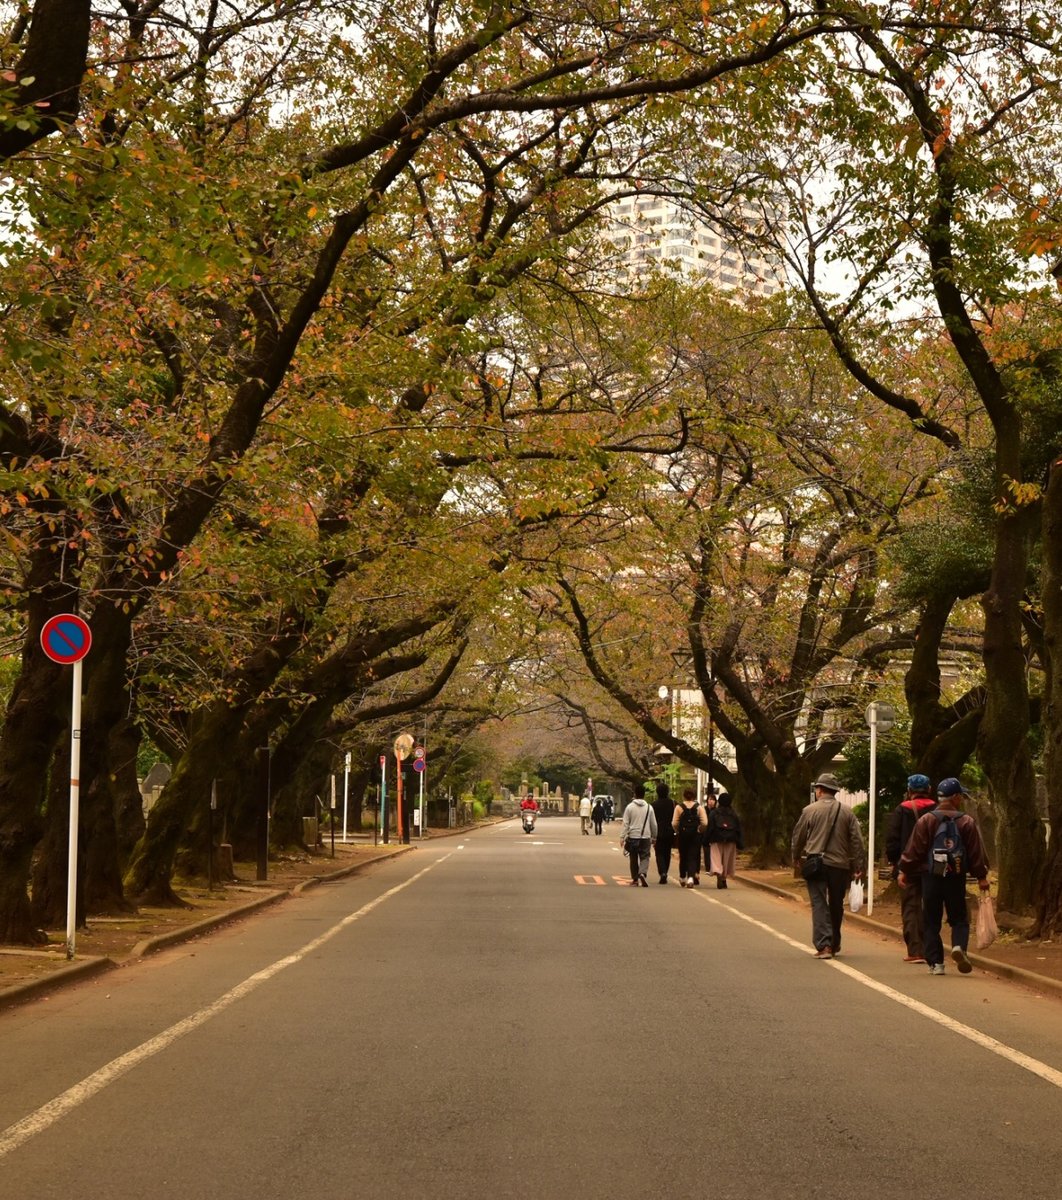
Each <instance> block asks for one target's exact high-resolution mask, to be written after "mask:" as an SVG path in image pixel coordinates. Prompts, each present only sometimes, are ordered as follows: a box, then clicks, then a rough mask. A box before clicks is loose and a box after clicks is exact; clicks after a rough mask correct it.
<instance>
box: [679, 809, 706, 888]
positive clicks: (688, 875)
mask: <svg viewBox="0 0 1062 1200" xmlns="http://www.w3.org/2000/svg"><path fill="white" fill-rule="evenodd" d="M707 824H708V818H707V817H706V816H705V815H704V809H703V808H702V807H701V806H700V805H699V804H698V803H697V793H696V792H695V791H694V790H693V788H689V787H688V788H685V789H684V790H683V793H682V802H681V803H680V804H676V805H675V811H674V813H673V815H672V817H671V828H672V829H673V830H674V832H675V836H676V838H677V840H678V853H679V883H680V884H682V886H683V887H699V886H700V882H701V831H702V830H703V829H704V828H705V827H706V826H707Z"/></svg>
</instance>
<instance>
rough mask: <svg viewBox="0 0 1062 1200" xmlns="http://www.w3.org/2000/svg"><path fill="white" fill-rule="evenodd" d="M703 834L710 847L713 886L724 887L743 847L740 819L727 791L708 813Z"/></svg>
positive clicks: (731, 876) (734, 868)
mask: <svg viewBox="0 0 1062 1200" xmlns="http://www.w3.org/2000/svg"><path fill="white" fill-rule="evenodd" d="M704 836H705V839H706V840H707V842H708V845H709V847H710V849H711V864H710V866H711V872H712V874H713V875H714V876H715V886H716V887H717V888H725V887H726V881H727V879H728V878H729V879H733V878H734V873H735V871H736V870H737V852H738V851H739V850H744V849H745V840H744V838H743V836H742V833H741V820H740V818H739V817H738V815H737V813H736V812H734V806H733V803H732V801H731V799H730V793H729V792H723V794H722V795H721V796H720V797H719V803H718V804H717V805H716V806H715V808H713V809H712V810H711V812H710V813H709V814H708V828H707V830H706V831H705V834H704Z"/></svg>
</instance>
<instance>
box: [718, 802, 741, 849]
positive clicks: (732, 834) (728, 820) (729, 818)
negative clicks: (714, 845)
mask: <svg viewBox="0 0 1062 1200" xmlns="http://www.w3.org/2000/svg"><path fill="white" fill-rule="evenodd" d="M713 824H714V825H715V831H716V834H717V835H718V836H717V838H716V840H717V841H720V842H736V841H737V821H736V819H735V817H734V814H733V813H732V812H731V811H730V809H729V808H717V809H716V810H715V820H714V822H713Z"/></svg>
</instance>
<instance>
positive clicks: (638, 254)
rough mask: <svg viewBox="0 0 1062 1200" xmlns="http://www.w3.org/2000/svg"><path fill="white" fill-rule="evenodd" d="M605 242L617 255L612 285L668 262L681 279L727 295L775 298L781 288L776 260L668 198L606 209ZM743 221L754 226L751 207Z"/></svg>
mask: <svg viewBox="0 0 1062 1200" xmlns="http://www.w3.org/2000/svg"><path fill="white" fill-rule="evenodd" d="M608 211H609V218H610V220H609V224H608V227H607V230H606V232H605V237H606V239H607V240H608V241H609V242H610V243H611V244H612V245H613V247H614V248H615V250H616V251H617V254H618V256H619V265H618V267H617V271H616V282H617V283H620V284H624V283H629V282H631V281H633V280H634V279H636V278H637V277H638V276H639V275H640V274H642V273H643V272H644V271H645V270H646V269H647V268H648V267H650V266H651V265H656V266H661V265H663V264H665V263H666V264H669V265H670V266H671V268H672V269H675V270H678V271H679V272H680V273H681V274H682V275H685V276H689V277H692V276H699V277H704V278H707V279H708V280H709V281H710V282H711V283H714V284H715V285H716V286H717V287H719V288H721V289H723V290H725V291H740V292H744V293H746V294H748V295H753V296H773V295H774V293H775V292H777V291H780V290H781V287H782V272H781V270H780V267H779V264H778V262H777V260H774V261H772V259H771V258H770V256H769V255H768V254H766V253H764V252H761V251H756V250H753V249H750V248H749V246H748V245H739V244H738V242H737V240H736V239H734V238H732V237H730V236H728V235H727V232H726V231H725V229H724V228H723V227H722V226H715V225H712V224H711V223H709V222H708V221H707V220H704V219H702V218H700V217H698V216H696V215H694V214H693V213H691V212H690V211H689V210H688V209H686V208H684V207H683V206H682V205H680V204H679V203H678V202H677V201H675V200H672V199H670V198H668V197H666V196H656V195H641V196H627V197H625V198H623V199H621V200H616V201H615V202H614V203H613V204H612V205H611V206H610V208H609V210H608ZM741 217H742V219H744V220H746V221H747V222H748V223H749V225H750V227H753V228H754V227H755V223H756V220H757V213H756V212H755V210H753V209H752V208H751V207H748V208H747V211H742V213H741Z"/></svg>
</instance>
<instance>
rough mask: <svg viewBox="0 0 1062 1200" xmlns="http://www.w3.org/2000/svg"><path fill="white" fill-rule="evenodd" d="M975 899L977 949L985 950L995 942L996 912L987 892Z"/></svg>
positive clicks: (996, 933) (996, 929)
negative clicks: (976, 901) (976, 900)
mask: <svg viewBox="0 0 1062 1200" xmlns="http://www.w3.org/2000/svg"><path fill="white" fill-rule="evenodd" d="M977 899H978V903H977V937H976V942H977V949H978V950H986V949H987V948H988V947H989V946H991V945H992V943H993V942H994V941H995V940H996V937H997V936H998V934H999V926H998V925H997V924H996V910H995V907H994V906H993V904H992V897H991V896H990V895H989V894H988V893H987V892H982V893H981V895H980V896H979V897H978V898H977Z"/></svg>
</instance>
